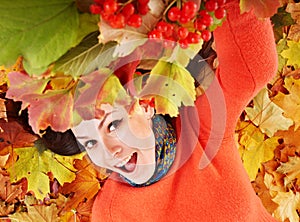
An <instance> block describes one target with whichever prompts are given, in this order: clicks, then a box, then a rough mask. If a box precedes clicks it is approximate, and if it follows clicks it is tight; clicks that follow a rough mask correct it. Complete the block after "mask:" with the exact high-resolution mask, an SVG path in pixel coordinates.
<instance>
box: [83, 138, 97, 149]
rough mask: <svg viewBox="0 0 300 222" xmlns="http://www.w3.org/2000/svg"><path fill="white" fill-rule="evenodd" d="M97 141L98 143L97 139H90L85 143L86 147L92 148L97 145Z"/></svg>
mask: <svg viewBox="0 0 300 222" xmlns="http://www.w3.org/2000/svg"><path fill="white" fill-rule="evenodd" d="M97 143H98V142H97V140H88V141H86V142H85V143H84V147H85V148H87V149H92V148H93V147H95V146H96V144H97Z"/></svg>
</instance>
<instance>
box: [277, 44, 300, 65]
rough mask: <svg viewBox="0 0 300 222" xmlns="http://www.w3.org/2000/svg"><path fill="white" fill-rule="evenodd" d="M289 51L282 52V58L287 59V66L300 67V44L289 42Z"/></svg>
mask: <svg viewBox="0 0 300 222" xmlns="http://www.w3.org/2000/svg"><path fill="white" fill-rule="evenodd" d="M287 45H288V49H286V50H283V51H282V52H281V56H282V57H283V58H286V59H287V63H286V65H291V66H294V67H295V68H296V69H297V68H299V67H300V56H299V55H300V42H294V41H289V40H288V41H287Z"/></svg>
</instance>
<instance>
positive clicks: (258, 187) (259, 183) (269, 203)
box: [252, 172, 278, 214]
mask: <svg viewBox="0 0 300 222" xmlns="http://www.w3.org/2000/svg"><path fill="white" fill-rule="evenodd" d="M265 175H269V176H271V175H270V174H267V173H266V174H265ZM271 177H272V176H271ZM272 178H273V177H272ZM252 186H253V188H254V190H255V192H256V194H257V195H258V196H259V198H260V199H261V201H262V203H263V205H264V206H265V208H266V209H267V211H268V212H269V213H270V214H272V213H273V212H274V210H276V209H277V207H278V204H276V203H275V202H274V201H273V200H272V198H273V197H272V196H271V194H270V188H268V187H267V186H266V183H265V177H264V174H263V172H259V173H258V175H257V177H256V179H255V181H254V182H253V183H252ZM273 186H274V185H273Z"/></svg>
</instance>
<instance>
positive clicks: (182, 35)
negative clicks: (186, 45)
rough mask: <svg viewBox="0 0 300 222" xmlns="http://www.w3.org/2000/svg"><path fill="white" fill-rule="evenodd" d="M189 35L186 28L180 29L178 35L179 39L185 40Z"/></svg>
mask: <svg viewBox="0 0 300 222" xmlns="http://www.w3.org/2000/svg"><path fill="white" fill-rule="evenodd" d="M188 34H189V31H188V29H187V28H184V27H180V28H178V30H177V35H178V38H179V39H185V38H186V37H187V36H188Z"/></svg>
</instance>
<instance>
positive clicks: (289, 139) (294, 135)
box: [275, 126, 300, 148]
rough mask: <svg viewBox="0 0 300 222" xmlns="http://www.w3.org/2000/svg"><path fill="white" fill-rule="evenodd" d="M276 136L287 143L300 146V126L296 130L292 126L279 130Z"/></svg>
mask: <svg viewBox="0 0 300 222" xmlns="http://www.w3.org/2000/svg"><path fill="white" fill-rule="evenodd" d="M275 136H278V137H281V138H282V139H283V141H284V144H286V145H289V146H295V147H297V148H299V147H300V139H299V138H300V128H298V129H297V130H296V131H295V130H294V126H291V127H290V128H289V129H288V130H284V131H282V130H280V131H278V132H277V133H276V134H275Z"/></svg>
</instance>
